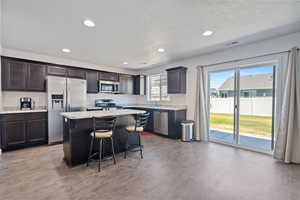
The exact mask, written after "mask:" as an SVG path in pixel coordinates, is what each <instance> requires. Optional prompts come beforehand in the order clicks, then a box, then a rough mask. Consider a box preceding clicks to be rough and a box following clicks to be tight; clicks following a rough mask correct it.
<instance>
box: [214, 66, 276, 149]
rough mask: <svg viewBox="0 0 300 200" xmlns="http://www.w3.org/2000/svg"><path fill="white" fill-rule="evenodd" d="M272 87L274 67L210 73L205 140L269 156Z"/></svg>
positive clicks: (272, 144)
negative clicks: (207, 126)
mask: <svg viewBox="0 0 300 200" xmlns="http://www.w3.org/2000/svg"><path fill="white" fill-rule="evenodd" d="M274 83H275V67H274V66H258V67H248V68H235V69H233V70H227V71H218V72H212V73H210V74H209V85H210V86H209V87H210V90H209V91H210V98H209V106H210V124H209V127H210V130H209V139H210V140H212V141H216V142H223V143H230V144H233V145H237V146H242V147H246V148H250V149H254V150H258V151H265V152H271V151H272V150H273V146H274V134H273V121H274V120H273V119H274V114H273V113H274V91H275V90H274Z"/></svg>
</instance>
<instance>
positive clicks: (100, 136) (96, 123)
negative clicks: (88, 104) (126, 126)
mask: <svg viewBox="0 0 300 200" xmlns="http://www.w3.org/2000/svg"><path fill="white" fill-rule="evenodd" d="M115 125H116V117H101V118H97V117H94V118H93V131H92V132H91V133H90V135H91V145H90V151H89V155H88V159H87V163H86V165H87V166H89V161H90V160H91V159H92V158H93V157H94V156H96V155H99V160H98V171H99V172H100V164H101V160H102V153H104V152H102V148H103V140H105V139H110V141H111V148H112V155H113V159H114V164H116V158H115V151H114V141H113V134H114V129H115ZM95 140H96V141H99V152H96V153H94V154H92V152H93V146H94V141H95ZM103 151H104V150H103Z"/></svg>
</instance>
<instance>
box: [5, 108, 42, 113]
mask: <svg viewBox="0 0 300 200" xmlns="http://www.w3.org/2000/svg"><path fill="white" fill-rule="evenodd" d="M36 112H47V109H34V110H17V109H16V110H0V114H18V113H36Z"/></svg>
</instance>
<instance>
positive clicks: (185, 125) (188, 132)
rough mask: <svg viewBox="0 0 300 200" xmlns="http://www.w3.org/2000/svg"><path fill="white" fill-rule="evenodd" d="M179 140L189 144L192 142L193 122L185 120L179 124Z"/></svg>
mask: <svg viewBox="0 0 300 200" xmlns="http://www.w3.org/2000/svg"><path fill="white" fill-rule="evenodd" d="M180 124H181V134H182V136H181V140H182V141H184V142H190V141H192V140H193V135H194V121H193V120H186V121H182V122H181V123H180Z"/></svg>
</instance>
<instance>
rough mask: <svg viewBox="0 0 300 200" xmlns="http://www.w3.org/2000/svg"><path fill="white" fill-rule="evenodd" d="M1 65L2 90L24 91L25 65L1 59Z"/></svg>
mask: <svg viewBox="0 0 300 200" xmlns="http://www.w3.org/2000/svg"><path fill="white" fill-rule="evenodd" d="M1 63H2V90H25V89H26V76H25V74H27V63H25V62H22V61H19V60H13V59H10V58H3V57H2V59H1Z"/></svg>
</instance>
